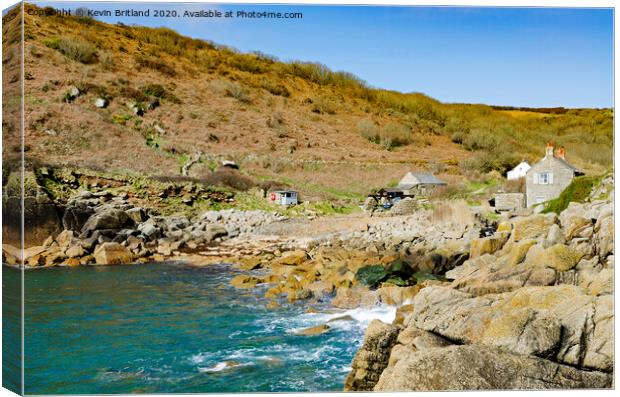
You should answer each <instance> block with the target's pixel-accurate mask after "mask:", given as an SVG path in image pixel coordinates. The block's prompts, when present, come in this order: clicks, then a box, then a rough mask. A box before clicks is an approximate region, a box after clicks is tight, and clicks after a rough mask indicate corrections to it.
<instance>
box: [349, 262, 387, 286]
mask: <svg viewBox="0 0 620 397" xmlns="http://www.w3.org/2000/svg"><path fill="white" fill-rule="evenodd" d="M387 276H388V272H387V271H386V270H385V268H384V267H383V265H368V266H364V267H362V268H360V269H359V270H358V271H357V273H355V278H356V279H357V280H358V281H359V282H360V283H362V284H364V285H367V286H368V287H371V288H372V287H375V286H377V284H379V283H380V282H381V281H383V280H385V279H386V278H387Z"/></svg>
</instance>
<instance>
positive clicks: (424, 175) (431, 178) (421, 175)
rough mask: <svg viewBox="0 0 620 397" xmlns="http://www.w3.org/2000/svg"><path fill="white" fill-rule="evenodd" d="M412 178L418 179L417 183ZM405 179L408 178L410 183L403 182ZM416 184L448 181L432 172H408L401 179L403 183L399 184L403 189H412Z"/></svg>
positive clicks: (444, 183) (433, 183) (437, 183)
mask: <svg viewBox="0 0 620 397" xmlns="http://www.w3.org/2000/svg"><path fill="white" fill-rule="evenodd" d="M412 179H413V180H415V181H417V183H415V182H414V183H412V182H413V181H412ZM403 180H407V182H408V183H407V182H406V183H402V181H403ZM416 185H447V183H446V182H444V181H442V180H441V179H439V178H437V177H436V176H435V175H433V174H431V173H430V172H408V173H407V175H405V177H404V178H403V179H402V180H401V183H399V184H398V187H399V188H401V189H411V188H412V187H414V186H416Z"/></svg>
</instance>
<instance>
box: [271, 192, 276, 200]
mask: <svg viewBox="0 0 620 397" xmlns="http://www.w3.org/2000/svg"><path fill="white" fill-rule="evenodd" d="M271 201H276V194H275V193H271Z"/></svg>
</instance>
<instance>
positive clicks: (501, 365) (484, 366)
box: [374, 345, 612, 391]
mask: <svg viewBox="0 0 620 397" xmlns="http://www.w3.org/2000/svg"><path fill="white" fill-rule="evenodd" d="M610 387H612V376H611V375H610V374H607V373H603V372H597V371H583V370H579V369H576V368H573V367H570V366H568V365H561V364H557V363H554V362H552V361H549V360H545V359H542V358H538V357H534V356H526V355H518V354H514V353H510V352H507V351H505V350H503V349H500V348H497V347H485V346H475V345H469V346H468V345H464V346H448V347H441V348H434V349H428V350H421V351H418V350H415V351H414V350H410V352H409V354H408V355H406V356H405V357H403V358H401V359H400V360H398V361H397V362H396V363H395V365H394V366H393V367H388V368H387V369H386V370H385V371H384V372H383V374H382V375H381V377H380V379H379V381H378V382H377V384H376V385H375V387H374V391H438V390H450V391H453V390H506V389H516V390H545V389H601V388H610Z"/></svg>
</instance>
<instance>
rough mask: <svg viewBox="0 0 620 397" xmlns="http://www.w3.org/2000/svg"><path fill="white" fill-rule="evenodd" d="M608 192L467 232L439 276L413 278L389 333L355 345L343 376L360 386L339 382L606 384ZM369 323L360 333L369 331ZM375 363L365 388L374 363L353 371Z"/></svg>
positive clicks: (390, 386)
mask: <svg viewBox="0 0 620 397" xmlns="http://www.w3.org/2000/svg"><path fill="white" fill-rule="evenodd" d="M612 200H613V192H612V193H611V194H609V195H608V196H607V197H605V198H604V199H596V198H594V197H592V198H591V199H590V200H589V201H587V202H586V203H571V204H570V205H569V206H568V208H567V209H566V210H565V211H563V212H562V213H561V214H560V215H559V216H558V215H556V214H537V215H530V216H526V217H516V218H512V219H508V220H505V221H503V222H502V223H501V224H500V225H499V227H498V229H497V231H496V233H495V235H493V236H490V237H484V238H480V239H474V240H472V243H471V256H470V258H469V259H468V260H466V261H465V262H464V263H463V264H461V265H459V266H456V267H454V268H453V269H451V270H448V271H447V272H446V274H445V277H446V278H447V279H448V280H449V282H448V283H435V284H430V285H424V286H422V285H421V286H420V287H421V288H420V289H419V291H418V292H416V293H415V294H414V295H413V298H412V299H411V300H410V303H411V304H410V305H405V306H403V308H402V309H399V310H398V311H397V315H396V320H395V322H394V324H392V325H388V324H385V325H383V327H392V328H390V329H391V330H393V332H396V333H397V334H398V336H397V337H396V342H395V343H394V344H393V345H392V346H391V347H390V348H389V349H385V348H382V347H381V348H379V347H375V348H374V349H373V346H372V345H370V344H366V343H365V344H364V346H363V347H362V349H360V353H359V354H358V355H357V356H356V358H355V360H354V368H353V370H352V371H351V372H350V374H349V378H348V379H361V380H360V383H358V384H356V383H352V382H348V383H347V386H346V389H347V390H371V389H372V390H375V391H423V390H480V389H523V390H530V389H566V388H584V389H598V388H610V387H612V374H613V371H614V341H613V332H614V329H613V322H614V311H613V309H614V308H613V273H614V248H613V206H612ZM405 309H406V310H405ZM376 328H377V326H376V325H375V327H374V329H373V330H372V332H369V334H368V335H371V336H373V337H375V338H376V331H375V330H376ZM390 335H391V334H390ZM390 340H391V339H390ZM388 350H389V353H388ZM386 355H389V358H387V359H386V358H385V356H386ZM377 358H381V360H380V363H381V365H378V364H377ZM386 363H387V364H386ZM384 364H386V365H385V369H384V370H383V371H382V372H381V375H380V377H379V379H378V381H376V383H375V384H374V385H373V382H374V379H375V378H376V373H375V372H372V375H371V376H368V377H367V378H364V377H363V376H360V375H356V373H357V372H358V371H359V368H362V369H365V368H367V367H368V366H370V365H373V366H374V367H373V368H379V367H381V366H382V365H384ZM362 375H365V373H364V372H362ZM369 380H372V381H369ZM371 386H372V388H371Z"/></svg>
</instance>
